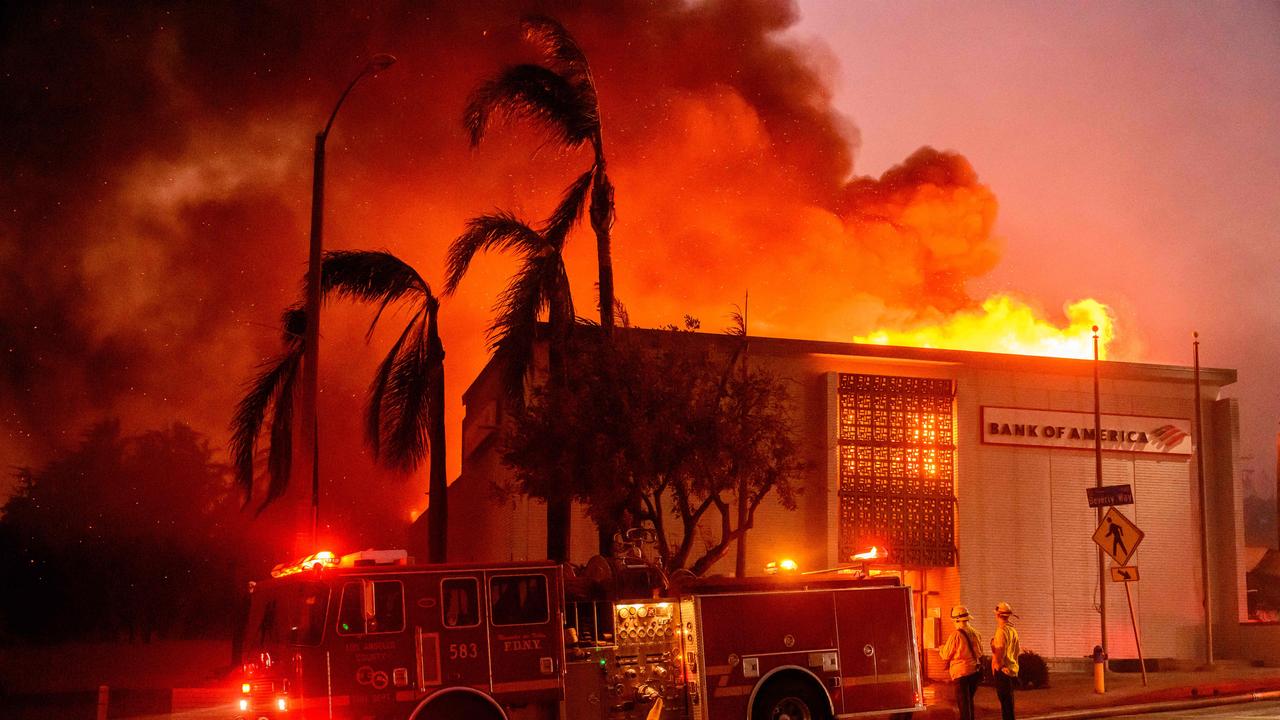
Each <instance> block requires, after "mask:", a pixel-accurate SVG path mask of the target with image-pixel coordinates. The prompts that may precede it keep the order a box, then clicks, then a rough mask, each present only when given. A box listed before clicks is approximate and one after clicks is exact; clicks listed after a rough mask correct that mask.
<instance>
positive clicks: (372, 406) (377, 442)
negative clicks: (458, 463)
mask: <svg viewBox="0 0 1280 720" xmlns="http://www.w3.org/2000/svg"><path fill="white" fill-rule="evenodd" d="M421 317H422V311H421V310H419V311H418V312H417V313H415V314H414V316H413V318H412V319H410V320H409V322H408V323H407V324H406V325H405V326H404V330H403V331H401V333H400V337H398V338H396V341H395V343H393V344H392V345H391V349H390V350H388V351H387V356H386V357H385V358H383V360H382V362H381V363H379V364H378V370H377V372H376V373H374V376H373V381H372V382H370V383H369V405H368V407H367V408H366V409H365V425H364V430H365V438H366V439H367V440H368V442H369V447H370V449H371V450H373V456H374V458H376V459H379V460H381V459H382V417H383V402H382V400H383V398H384V397H386V395H387V387H388V385H389V384H390V382H391V373H392V371H393V370H394V369H395V366H396V362H397V359H398V358H399V357H400V350H401V348H402V347H404V343H405V340H406V339H408V337H409V334H410V333H411V332H412V331H413V330H414V328H415V326H417V325H418V323H419V322H420V321H421Z"/></svg>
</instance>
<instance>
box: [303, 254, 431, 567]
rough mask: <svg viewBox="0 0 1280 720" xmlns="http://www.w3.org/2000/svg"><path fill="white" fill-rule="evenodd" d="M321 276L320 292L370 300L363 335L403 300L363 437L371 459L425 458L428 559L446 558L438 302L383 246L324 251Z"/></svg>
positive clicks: (401, 464)
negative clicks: (401, 323)
mask: <svg viewBox="0 0 1280 720" xmlns="http://www.w3.org/2000/svg"><path fill="white" fill-rule="evenodd" d="M321 274H322V278H323V280H322V283H321V286H322V288H323V291H324V295H325V297H328V296H329V295H330V294H332V293H336V294H337V295H338V296H339V297H343V298H347V299H351V300H356V301H360V302H367V303H372V304H375V305H377V307H378V309H377V312H376V314H375V315H374V318H373V321H372V322H370V324H369V331H368V334H367V335H366V339H367V338H368V337H370V336H372V334H373V331H374V328H375V327H376V326H377V324H378V320H379V319H381V318H382V313H383V311H385V310H386V309H387V307H388V306H390V305H392V304H393V303H400V302H404V303H405V304H406V305H408V308H409V313H410V316H409V321H408V322H407V323H406V324H405V327H404V330H402V331H401V332H400V335H399V337H398V338H397V339H396V341H395V342H394V343H393V344H392V345H391V349H390V350H389V351H388V352H387V356H386V357H385V358H384V359H383V360H382V363H381V364H380V365H379V366H378V371H377V373H376V374H375V375H374V378H373V382H372V383H371V384H370V386H369V405H368V409H367V411H366V415H365V435H366V437H367V439H368V442H369V445H370V447H371V448H372V449H373V454H374V457H376V458H377V459H378V460H379V461H381V462H383V463H384V464H385V465H387V466H389V467H392V468H394V469H397V470H401V471H405V472H413V471H414V470H416V469H417V468H418V467H419V466H420V465H421V464H422V461H423V459H424V458H425V457H427V456H429V457H430V460H431V465H430V470H429V481H428V491H427V498H428V506H427V531H428V537H427V556H428V558H429V559H430V561H431V562H433V563H442V562H445V560H446V557H447V555H448V551H447V543H448V537H449V535H448V518H449V509H448V508H449V506H448V478H447V477H446V476H445V426H444V411H445V407H444V346H443V345H442V344H441V342H440V328H439V311H440V301H439V300H438V299H437V298H436V296H435V295H434V294H432V292H431V287H430V286H429V285H428V284H427V282H426V281H425V280H423V279H422V276H421V275H419V274H418V272H417V271H416V270H414V269H413V268H412V267H411V266H410V265H408V264H407V263H405V262H404V261H403V260H400V259H399V258H397V257H396V256H395V255H392V254H391V253H389V252H385V251H341V252H329V253H325V258H324V267H323V270H322V272H321Z"/></svg>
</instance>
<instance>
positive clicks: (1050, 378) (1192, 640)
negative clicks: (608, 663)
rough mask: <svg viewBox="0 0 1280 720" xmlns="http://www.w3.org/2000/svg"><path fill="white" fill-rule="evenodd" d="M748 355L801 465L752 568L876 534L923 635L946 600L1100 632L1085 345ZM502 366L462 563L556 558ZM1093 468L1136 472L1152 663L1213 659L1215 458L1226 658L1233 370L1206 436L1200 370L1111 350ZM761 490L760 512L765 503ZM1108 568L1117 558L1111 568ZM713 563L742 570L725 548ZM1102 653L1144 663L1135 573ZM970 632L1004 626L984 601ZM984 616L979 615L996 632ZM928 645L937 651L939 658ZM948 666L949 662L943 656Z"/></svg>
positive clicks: (1092, 639)
mask: <svg viewBox="0 0 1280 720" xmlns="http://www.w3.org/2000/svg"><path fill="white" fill-rule="evenodd" d="M630 332H634V333H640V334H645V335H650V336H651V337H649V338H647V339H648V340H649V341H650V342H652V343H655V344H668V345H675V344H686V345H687V346H688V349H693V350H695V351H696V352H702V353H715V352H725V353H728V352H730V351H731V344H732V343H735V342H739V341H740V339H739V338H734V337H731V336H726V335H714V334H706V333H676V332H665V331H653V330H632V331H630ZM749 340H750V357H751V363H752V364H753V366H760V367H765V368H768V369H769V370H770V371H771V372H772V373H774V374H776V375H777V376H778V377H780V378H783V379H784V380H786V381H788V384H789V386H790V387H791V388H792V391H791V393H790V403H791V404H792V417H793V419H794V423H795V424H794V428H795V434H796V441H797V443H798V446H799V448H800V452H801V454H802V455H803V456H804V460H805V461H806V465H807V470H806V471H805V472H804V476H803V479H802V481H801V483H799V484H800V485H801V486H802V487H803V489H802V490H801V492H800V493H799V494H798V496H797V498H796V503H797V506H796V508H795V509H794V510H787V509H785V508H783V507H782V506H781V505H779V504H776V503H775V504H774V505H773V506H769V507H764V506H762V507H761V508H760V511H759V512H758V513H757V515H756V521H755V527H754V529H753V530H752V531H751V532H750V533H749V535H748V542H747V553H748V562H747V566H748V568H749V571H750V572H753V573H759V572H763V571H764V568H765V566H766V564H767V563H769V562H771V561H776V560H778V559H779V558H782V557H788V558H794V559H795V560H796V561H798V563H799V566H800V569H801V570H802V571H804V570H811V569H819V568H833V567H837V566H841V565H846V564H849V563H850V562H851V560H853V555H854V554H856V553H860V552H862V551H864V550H865V549H866V548H867V547H868V546H872V545H874V546H877V547H879V548H881V549H883V550H886V551H887V555H885V556H883V557H881V558H879V559H877V560H875V561H873V568H878V569H879V570H880V571H886V572H899V573H901V574H902V575H903V576H904V577H905V578H906V579H907V582H909V583H910V584H911V585H912V587H913V588H915V590H916V595H915V598H916V603H917V605H916V612H917V616H918V617H919V618H922V619H923V621H922V625H923V634H922V637H923V638H924V642H925V644H926V646H931V645H933V644H934V642H935V641H937V642H938V644H940V640H939V638H938V630H939V629H940V621H939V620H938V618H940V617H945V616H946V613H947V610H948V608H949V607H950V606H951V605H954V604H962V603H963V604H966V605H968V606H969V607H970V608H984V607H987V608H993V607H994V606H995V604H996V603H997V602H998V601H1002V600H1003V601H1007V602H1009V603H1011V604H1012V605H1013V607H1014V608H1016V609H1017V610H1018V612H1019V613H1020V615H1021V618H1022V619H1021V625H1020V631H1021V633H1022V636H1023V645H1024V647H1025V648H1027V649H1031V650H1034V651H1036V652H1038V653H1040V654H1041V655H1043V656H1045V657H1047V658H1055V659H1061V660H1064V661H1065V660H1072V659H1074V660H1077V661H1082V659H1083V657H1084V656H1086V655H1087V654H1089V652H1090V651H1091V650H1092V648H1093V646H1094V645H1095V644H1097V643H1098V642H1099V640H1100V637H1099V636H1100V622H1099V613H1098V611H1097V608H1098V604H1099V598H1100V592H1099V590H1100V588H1099V587H1098V585H1099V577H1098V567H1097V547H1098V546H1097V545H1095V544H1094V542H1093V540H1092V539H1091V536H1092V535H1093V534H1094V532H1095V529H1096V528H1097V527H1098V525H1099V522H1098V517H1097V514H1096V513H1097V511H1096V510H1095V509H1094V508H1093V507H1090V504H1089V502H1088V498H1087V496H1086V489H1088V488H1093V487H1094V485H1095V482H1096V474H1095V453H1094V435H1093V433H1094V413H1093V410H1094V391H1093V372H1094V365H1093V363H1092V362H1091V361H1089V360H1079V359H1066V358H1048V357H1031V356H1023V355H1005V354H994V353H984V352H969V351H959V350H938V349H922V348H907V347H892V346H885V345H872V344H851V343H837V342H822V341H809V340H792V339H778V338H765V337H752V338H750V339H749ZM498 375H499V373H498V372H497V371H496V369H495V366H494V365H493V364H492V363H491V364H490V365H489V366H487V367H486V368H485V369H484V370H483V371H482V372H481V373H480V375H479V376H478V377H477V378H476V380H475V382H474V383H473V384H472V385H471V387H470V388H469V390H468V391H467V392H466V394H465V395H464V403H465V405H466V417H465V420H464V424H463V438H462V444H463V460H462V473H461V477H460V478H459V479H458V480H457V481H456V482H455V483H454V485H453V486H452V487H451V489H450V515H451V516H452V517H453V518H465V522H462V521H457V520H455V522H453V523H452V524H451V527H450V536H451V537H450V549H451V559H458V560H473V559H474V560H479V559H484V560H523V559H532V558H539V557H542V556H543V555H544V554H545V532H546V530H545V506H544V505H542V504H541V503H538V502H536V501H531V500H528V499H527V498H514V499H510V498H498V497H496V496H495V494H494V491H493V487H494V485H495V481H498V480H500V479H501V478H503V477H505V476H506V475H505V474H506V473H509V472H510V471H509V470H507V469H506V468H504V467H503V465H502V461H501V441H500V439H499V435H500V433H501V431H502V427H503V425H504V422H505V414H504V400H503V395H502V393H501V392H500V391H499V379H498ZM1099 375H1100V409H1101V416H1100V421H1101V422H1100V427H1101V448H1102V453H1101V455H1102V458H1101V472H1102V481H1103V483H1104V484H1105V485H1128V486H1130V487H1131V490H1132V496H1133V504H1130V505H1124V506H1122V507H1121V508H1120V509H1121V510H1122V511H1123V513H1124V514H1125V515H1126V516H1127V517H1128V518H1129V519H1130V520H1132V521H1133V523H1135V524H1136V525H1137V526H1139V527H1140V528H1141V529H1142V531H1144V532H1145V535H1144V539H1143V540H1142V541H1141V547H1140V548H1136V549H1133V552H1134V553H1136V554H1134V555H1133V557H1132V558H1131V559H1128V562H1127V565H1128V566H1129V567H1137V568H1138V571H1139V572H1140V578H1141V579H1140V581H1139V582H1137V583H1135V584H1133V585H1132V586H1131V590H1132V595H1133V603H1134V609H1135V612H1136V617H1137V618H1138V623H1139V630H1140V631H1141V639H1142V643H1143V651H1144V654H1145V656H1146V657H1147V658H1163V659H1185V660H1192V659H1197V658H1201V657H1203V654H1204V642H1205V632H1204V612H1205V608H1204V604H1203V598H1202V591H1201V588H1202V578H1203V575H1202V573H1203V572H1205V569H1204V568H1203V567H1202V565H1201V562H1200V554H1199V539H1200V536H1201V532H1200V528H1201V521H1200V501H1199V490H1198V478H1197V458H1196V457H1195V453H1197V452H1200V453H1202V455H1203V467H1204V472H1205V480H1206V494H1207V498H1208V499H1207V511H1208V528H1209V537H1208V548H1209V567H1208V572H1209V573H1210V578H1209V579H1210V583H1209V586H1210V587H1211V588H1212V597H1211V598H1210V600H1211V603H1210V606H1211V608H1212V614H1213V626H1214V643H1215V646H1216V650H1217V652H1218V653H1219V654H1220V655H1221V654H1227V655H1230V654H1232V652H1233V649H1234V648H1236V647H1237V638H1236V633H1237V632H1238V625H1237V621H1238V619H1239V617H1240V615H1239V614H1240V613H1241V612H1242V611H1243V608H1244V600H1243V598H1244V585H1243V572H1244V568H1243V566H1242V565H1241V562H1242V560H1241V552H1242V543H1241V542H1240V540H1239V536H1240V533H1241V532H1242V521H1241V518H1242V504H1241V503H1242V493H1241V487H1240V474H1239V472H1238V470H1237V468H1238V466H1239V458H1238V446H1239V443H1238V434H1239V428H1238V420H1237V416H1238V408H1237V401H1236V400H1234V399H1230V398H1224V397H1223V396H1222V390H1223V389H1224V388H1226V387H1228V386H1230V385H1232V384H1233V383H1234V382H1235V381H1236V372H1235V371H1234V370H1227V369H1205V370H1202V371H1201V383H1202V387H1201V396H1202V408H1201V412H1200V415H1201V417H1202V418H1203V422H1204V428H1203V446H1202V447H1197V446H1196V445H1195V442H1194V437H1195V434H1194V430H1195V422H1196V415H1197V413H1196V407H1195V399H1194V398H1195V383H1194V374H1193V370H1192V369H1191V368H1187V367H1178V366H1168V365H1152V364H1140V363H1130V362H1112V361H1104V362H1101V363H1100V366H1099ZM769 502H770V501H769V500H766V501H765V505H768V504H769ZM596 543H597V541H596V536H595V527H594V525H592V524H591V523H590V522H589V521H588V520H586V518H585V516H582V517H581V518H580V519H578V520H577V521H575V523H574V527H573V542H572V553H571V560H573V561H575V562H584V561H586V560H587V559H588V558H589V557H590V556H591V555H593V554H594V553H595V551H596V547H597V544H596ZM1111 564H1112V563H1111V561H1108V565H1111ZM711 572H713V573H717V572H719V573H726V574H729V573H732V572H733V557H732V555H730V556H728V557H726V558H725V559H722V560H721V561H720V562H719V563H718V564H717V565H716V566H715V567H713V568H712V570H711ZM1107 582H1108V585H1109V587H1107V588H1105V590H1106V591H1109V592H1105V598H1106V605H1107V619H1108V620H1107V623H1108V629H1107V632H1108V646H1109V650H1110V652H1111V656H1112V657H1113V658H1126V657H1134V658H1136V657H1137V648H1136V645H1135V641H1134V635H1133V631H1132V629H1131V627H1130V624H1129V622H1128V617H1129V615H1128V608H1127V607H1126V604H1125V603H1126V601H1125V593H1124V592H1123V591H1122V589H1121V588H1122V587H1123V586H1122V585H1120V584H1119V583H1112V582H1111V578H1110V577H1108V579H1107ZM977 617H978V627H979V628H980V629H983V630H987V631H988V632H989V629H988V628H989V626H990V625H991V622H992V621H991V620H990V619H989V616H988V615H985V614H982V613H978V614H977ZM984 624H986V625H987V626H988V628H984V627H983V625H984ZM935 658H936V656H935ZM933 669H934V670H935V671H938V672H941V666H940V665H938V666H937V667H934V668H933Z"/></svg>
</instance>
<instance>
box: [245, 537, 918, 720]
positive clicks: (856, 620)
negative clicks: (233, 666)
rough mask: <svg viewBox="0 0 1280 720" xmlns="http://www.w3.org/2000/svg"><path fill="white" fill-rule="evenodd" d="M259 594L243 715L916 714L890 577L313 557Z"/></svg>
mask: <svg viewBox="0 0 1280 720" xmlns="http://www.w3.org/2000/svg"><path fill="white" fill-rule="evenodd" d="M272 575H273V577H272V578H271V579H270V580H267V581H264V582H262V583H258V584H257V585H256V586H255V587H253V588H252V590H251V603H250V610H249V617H248V623H247V626H246V629H245V632H246V635H245V638H244V648H245V650H244V658H243V661H244V662H243V673H244V677H243V679H242V684H241V685H240V688H239V689H240V696H239V698H238V705H239V714H238V715H237V716H236V717H237V718H239V719H242V720H260V719H262V718H272V719H273V720H284V719H286V718H299V719H306V720H321V719H324V720H330V719H342V720H730V719H734V720H737V719H739V718H741V719H744V720H765V719H767V720H783V719H787V720H817V719H828V720H829V719H831V718H844V717H854V716H861V715H883V716H888V715H894V716H899V717H902V716H909V714H910V713H912V712H914V711H918V710H921V709H923V708H922V687H921V668H920V665H919V656H918V653H917V647H918V646H917V642H916V636H915V619H914V614H913V610H912V602H911V590H910V588H909V587H906V586H904V585H902V584H901V583H900V581H899V580H898V578H896V577H857V576H854V575H849V574H838V573H829V574H821V575H801V574H794V573H792V574H780V575H773V576H762V577H758V578H743V579H736V578H706V579H699V578H694V577H692V576H691V575H688V576H686V577H683V578H681V577H670V578H669V577H667V576H666V574H665V573H664V572H663V571H662V570H661V569H660V568H658V567H656V566H655V565H653V564H650V563H646V562H643V561H642V560H637V559H635V558H630V559H623V558H613V559H605V558H602V557H596V558H593V559H592V560H591V562H589V563H588V564H587V565H586V566H585V567H584V568H582V569H577V570H575V569H574V568H573V567H572V566H569V565H559V564H555V563H552V562H506V563H492V564H446V565H415V564H413V562H412V560H411V559H410V558H408V556H407V554H406V553H405V552H404V551H402V550H398V551H364V552H359V553H353V554H351V555H345V556H342V557H337V556H335V555H333V554H332V553H317V554H315V555H312V556H309V557H307V558H304V559H302V560H300V561H298V562H296V563H290V564H288V565H282V566H277V568H276V569H275V571H273V573H272Z"/></svg>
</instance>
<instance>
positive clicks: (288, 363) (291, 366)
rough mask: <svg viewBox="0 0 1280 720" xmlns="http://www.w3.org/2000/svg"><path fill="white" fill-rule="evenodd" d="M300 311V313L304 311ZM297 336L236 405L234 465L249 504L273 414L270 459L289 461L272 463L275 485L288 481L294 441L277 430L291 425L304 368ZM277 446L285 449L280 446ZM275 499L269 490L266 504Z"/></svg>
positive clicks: (287, 336) (233, 434)
mask: <svg viewBox="0 0 1280 720" xmlns="http://www.w3.org/2000/svg"><path fill="white" fill-rule="evenodd" d="M297 312H299V313H300V312H301V310H298V311H297ZM286 317H289V313H286ZM295 337H296V336H290V335H286V338H288V339H289V340H290V343H289V346H288V347H287V348H286V350H285V352H284V353H283V354H281V355H280V356H278V357H276V358H273V359H272V360H270V361H268V362H267V363H264V364H263V365H261V366H260V372H259V373H258V374H257V375H256V376H255V377H254V378H253V379H252V380H251V381H250V382H249V383H248V385H247V387H246V392H245V395H244V397H243V398H241V400H240V402H239V403H237V404H236V412H235V415H234V417H233V419H232V421H231V447H230V449H231V458H232V464H233V466H234V468H235V479H236V483H237V484H238V485H239V486H240V487H241V489H242V490H243V491H244V495H245V503H246V504H248V503H249V501H250V500H251V499H252V497H253V480H254V472H253V461H254V458H255V455H256V454H257V444H258V436H259V435H260V434H261V432H262V427H263V425H264V424H265V423H266V419H267V415H268V414H269V413H273V414H274V418H273V421H272V423H271V425H272V432H271V453H270V456H271V457H272V458H276V456H278V455H279V454H281V453H282V454H283V456H284V458H285V459H284V461H283V463H281V462H279V460H278V458H277V459H276V460H275V461H269V463H268V466H269V473H270V475H271V476H272V482H271V485H272V486H279V485H281V484H286V483H287V482H288V475H289V469H290V468H289V457H290V450H291V448H292V442H291V438H289V437H284V438H279V437H277V433H276V431H275V428H276V426H277V425H278V424H279V423H280V422H281V419H282V418H283V420H284V422H285V423H286V425H287V422H288V420H289V419H290V418H292V414H293V387H294V383H295V380H296V378H297V375H298V369H299V367H300V365H301V360H302V349H303V343H302V340H301V337H296V339H294V338H295ZM286 435H287V433H286ZM277 445H283V446H284V447H283V448H281V447H277ZM275 497H278V494H277V495H275V496H273V495H272V494H271V492H270V488H269V490H268V494H267V498H268V499H267V500H266V501H264V505H265V504H266V502H270V500H273V499H275Z"/></svg>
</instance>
